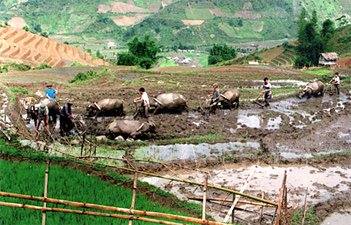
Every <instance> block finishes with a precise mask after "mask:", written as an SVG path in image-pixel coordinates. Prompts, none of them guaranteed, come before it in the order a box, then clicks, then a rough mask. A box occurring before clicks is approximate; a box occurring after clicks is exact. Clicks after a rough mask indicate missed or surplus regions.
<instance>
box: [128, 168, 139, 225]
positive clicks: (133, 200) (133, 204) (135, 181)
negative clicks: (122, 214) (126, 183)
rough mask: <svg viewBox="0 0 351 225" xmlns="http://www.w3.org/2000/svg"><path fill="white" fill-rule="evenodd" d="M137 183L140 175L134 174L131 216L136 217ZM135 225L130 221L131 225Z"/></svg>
mask: <svg viewBox="0 0 351 225" xmlns="http://www.w3.org/2000/svg"><path fill="white" fill-rule="evenodd" d="M137 181H138V174H137V173H134V182H133V197H132V205H131V206H130V212H131V214H130V215H134V212H133V211H134V208H135V197H136V188H137ZM132 224H133V219H130V220H129V225H132Z"/></svg>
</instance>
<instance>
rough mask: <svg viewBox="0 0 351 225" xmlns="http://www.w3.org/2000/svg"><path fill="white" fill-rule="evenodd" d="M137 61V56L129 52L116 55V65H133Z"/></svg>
mask: <svg viewBox="0 0 351 225" xmlns="http://www.w3.org/2000/svg"><path fill="white" fill-rule="evenodd" d="M137 63H138V59H137V57H135V55H133V54H132V53H130V52H122V53H118V55H117V65H125V66H135V65H136V64H137Z"/></svg>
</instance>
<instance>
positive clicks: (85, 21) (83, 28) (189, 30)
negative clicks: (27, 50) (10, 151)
mask: <svg viewBox="0 0 351 225" xmlns="http://www.w3.org/2000/svg"><path fill="white" fill-rule="evenodd" d="M20 2H22V3H20ZM302 8H306V9H307V11H308V12H309V13H311V12H312V10H313V9H316V10H318V17H319V21H322V20H324V19H326V18H331V19H335V18H338V17H340V16H342V15H346V17H348V18H349V17H350V16H351V2H350V1H348V0H326V1H319V0H281V1H276V0H251V1H247V0H236V1H227V0H211V1H207V0H196V1H195V0H194V1H186V0H180V1H174V0H162V1H161V0H134V1H128V0H122V1H111V0H96V1H89V0H82V1H69V0H47V1H40V0H4V1H3V2H2V3H0V11H1V12H2V13H1V15H0V21H1V20H2V21H8V22H9V24H11V26H15V27H16V26H17V28H22V27H23V26H24V25H28V26H29V28H30V30H31V31H35V32H41V31H46V32H48V33H49V34H50V35H57V34H60V35H72V34H74V35H77V36H82V37H84V38H86V39H89V40H92V39H95V40H97V39H104V38H109V39H113V40H115V41H117V42H122V43H125V42H127V41H129V40H131V38H132V37H133V36H135V35H137V36H143V35H145V34H148V35H150V36H151V37H153V38H156V39H157V40H158V41H159V42H160V43H161V44H164V45H166V46H171V45H174V44H177V45H178V44H179V42H181V43H182V44H183V45H184V44H186V45H197V46H198V45H209V44H212V43H220V42H226V43H238V42H245V41H258V40H263V39H265V40H277V39H283V38H294V37H295V35H296V26H297V24H296V19H297V17H298V16H299V14H300V12H301V9H302Z"/></svg>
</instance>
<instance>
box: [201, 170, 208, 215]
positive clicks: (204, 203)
mask: <svg viewBox="0 0 351 225" xmlns="http://www.w3.org/2000/svg"><path fill="white" fill-rule="evenodd" d="M207 182H208V174H207V173H206V175H205V185H204V197H203V201H202V220H203V221H206V195H207Z"/></svg>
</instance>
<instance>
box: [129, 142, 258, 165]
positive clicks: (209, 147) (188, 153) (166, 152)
mask: <svg viewBox="0 0 351 225" xmlns="http://www.w3.org/2000/svg"><path fill="white" fill-rule="evenodd" d="M259 147H260V144H259V143H258V142H246V143H241V142H230V143H217V144H206V143H202V144H198V145H193V144H189V145H188V144H175V145H166V146H157V145H150V146H147V147H142V148H139V149H136V150H135V153H134V157H135V158H136V159H152V160H158V161H169V160H176V159H181V160H182V159H199V158H208V157H211V156H213V157H216V158H217V157H218V156H221V155H223V154H228V155H231V156H232V155H235V154H238V153H240V154H255V153H257V150H258V148H259Z"/></svg>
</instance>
